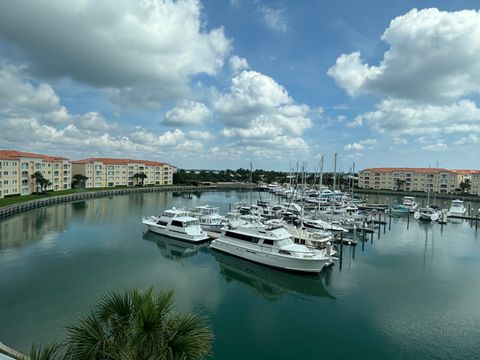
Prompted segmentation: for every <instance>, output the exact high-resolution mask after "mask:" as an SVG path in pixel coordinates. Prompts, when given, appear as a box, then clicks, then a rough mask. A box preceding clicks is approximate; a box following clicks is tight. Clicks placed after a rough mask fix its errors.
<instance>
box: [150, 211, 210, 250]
mask: <svg viewBox="0 0 480 360" xmlns="http://www.w3.org/2000/svg"><path fill="white" fill-rule="evenodd" d="M142 223H143V224H145V225H147V227H148V230H150V231H152V232H154V233H157V234H161V235H166V236H170V237H172V238H175V239H180V240H186V241H192V242H197V243H198V242H202V241H206V240H208V239H209V237H208V235H207V233H205V232H204V231H203V230H202V228H201V227H200V224H199V222H198V219H197V218H194V217H191V216H189V215H188V212H187V211H185V210H181V209H176V208H172V209H170V210H165V211H164V212H163V214H162V215H161V216H148V217H144V218H143V219H142Z"/></svg>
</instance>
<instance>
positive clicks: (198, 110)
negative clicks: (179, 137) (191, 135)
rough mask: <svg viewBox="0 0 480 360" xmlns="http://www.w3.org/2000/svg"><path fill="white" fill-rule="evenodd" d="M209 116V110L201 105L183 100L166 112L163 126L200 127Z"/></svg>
mask: <svg viewBox="0 0 480 360" xmlns="http://www.w3.org/2000/svg"><path fill="white" fill-rule="evenodd" d="M209 115H210V110H209V109H208V108H207V107H206V106H205V105H204V104H203V103H200V102H196V101H186V100H185V101H182V102H181V103H180V104H179V105H178V106H176V107H174V108H173V109H171V110H169V111H167V113H166V114H165V119H164V120H163V124H165V125H172V126H180V125H201V124H202V123H203V121H204V120H205V119H206V118H207V117H208V116H209Z"/></svg>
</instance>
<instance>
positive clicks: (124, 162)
mask: <svg viewBox="0 0 480 360" xmlns="http://www.w3.org/2000/svg"><path fill="white" fill-rule="evenodd" d="M94 162H102V163H104V164H109V165H127V164H144V165H148V166H164V165H169V164H166V163H162V162H158V161H151V160H135V159H114V158H88V159H82V160H75V161H72V163H73V164H93V163H94Z"/></svg>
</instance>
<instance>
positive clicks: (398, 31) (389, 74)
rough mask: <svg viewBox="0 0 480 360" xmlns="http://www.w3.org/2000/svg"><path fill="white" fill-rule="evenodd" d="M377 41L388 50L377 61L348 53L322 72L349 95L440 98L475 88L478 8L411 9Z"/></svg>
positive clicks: (478, 78)
mask: <svg viewBox="0 0 480 360" xmlns="http://www.w3.org/2000/svg"><path fill="white" fill-rule="evenodd" d="M382 40H383V41H385V42H386V43H387V45H389V49H388V51H387V52H385V54H384V56H383V59H382V61H381V62H380V64H379V65H374V66H370V65H368V64H366V63H364V62H363V61H362V60H361V55H360V53H359V52H353V53H351V54H343V55H341V56H340V57H339V58H338V59H337V61H336V64H335V65H334V66H333V67H331V68H330V69H329V71H328V74H329V75H330V76H332V77H333V78H334V79H335V81H336V82H337V83H338V84H339V85H340V86H341V87H343V88H344V89H345V90H346V91H347V92H348V93H349V94H350V95H356V94H359V93H376V94H380V95H382V96H385V95H386V96H389V97H394V98H404V99H416V100H419V99H423V100H426V101H431V100H435V101H445V100H448V99H457V98H459V97H462V96H464V95H467V94H470V93H475V92H478V91H479V90H480V62H479V61H478V59H479V58H480V13H479V11H476V10H462V11H455V12H447V11H440V10H438V9H435V8H431V9H422V10H417V9H412V10H411V11H409V12H408V13H406V14H405V15H402V16H398V17H397V18H395V19H393V20H392V21H391V23H390V26H389V27H388V28H387V29H386V30H385V32H384V33H383V35H382Z"/></svg>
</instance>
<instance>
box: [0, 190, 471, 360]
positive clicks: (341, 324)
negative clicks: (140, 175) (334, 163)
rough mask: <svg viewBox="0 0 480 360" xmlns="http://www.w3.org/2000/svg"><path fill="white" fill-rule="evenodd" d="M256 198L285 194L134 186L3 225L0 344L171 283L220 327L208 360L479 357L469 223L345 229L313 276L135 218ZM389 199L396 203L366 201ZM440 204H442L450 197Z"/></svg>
mask: <svg viewBox="0 0 480 360" xmlns="http://www.w3.org/2000/svg"><path fill="white" fill-rule="evenodd" d="M250 196H252V201H253V203H255V204H256V203H257V200H261V201H264V202H269V203H270V204H278V203H280V204H281V203H282V202H283V201H284V200H283V198H281V197H278V196H277V195H274V194H270V193H268V194H267V193H265V192H262V193H259V192H253V194H250V193H249V192H248V191H206V192H192V193H189V194H188V193H180V192H164V193H160V192H152V193H135V194H124V195H118V196H115V197H104V198H93V199H88V200H82V201H76V202H72V203H62V204H56V205H52V206H48V207H43V208H37V209H32V210H30V211H26V212H23V213H20V214H17V215H15V216H11V217H9V218H6V219H3V220H2V221H1V222H0V235H1V236H0V239H1V240H0V289H1V294H2V296H1V298H0V305H1V306H0V318H1V319H2V324H3V326H2V328H1V329H0V339H2V341H3V342H4V343H5V344H8V345H9V346H11V347H13V348H15V349H17V350H20V351H27V350H28V349H29V348H30V345H31V343H32V342H51V341H54V340H61V339H62V337H63V336H64V334H65V329H64V326H65V324H67V323H68V322H69V321H71V320H73V319H75V318H76V317H77V315H78V314H82V313H86V312H87V311H88V307H89V306H90V304H92V303H93V302H94V301H95V300H96V299H97V298H98V297H99V296H100V295H101V294H103V293H104V292H105V291H108V290H113V289H125V288H133V287H139V288H146V287H149V286H154V287H155V288H159V289H163V288H172V289H174V290H175V292H176V294H177V298H178V299H179V306H180V307H181V308H182V309H196V310H199V311H201V312H202V313H205V314H206V315H208V316H209V318H210V319H211V323H212V327H213V329H214V332H215V334H216V340H215V344H214V354H213V355H212V357H211V358H212V359H225V358H229V359H243V358H245V357H251V358H263V359H278V358H285V357H290V358H295V357H296V356H298V349H302V350H301V351H302V357H304V358H312V357H317V356H318V354H319V352H318V351H319V347H320V348H322V355H323V356H327V357H332V358H339V359H349V358H352V357H369V358H382V359H399V358H402V359H417V358H421V357H422V358H436V359H451V358H474V356H475V354H477V353H478V352H479V351H480V348H479V344H478V341H477V339H478V338H479V337H480V333H479V329H478V327H476V326H475V325H474V324H476V323H478V322H479V321H480V311H479V310H478V306H477V303H478V301H477V299H478V296H479V295H480V294H479V293H478V286H476V285H477V278H478V274H479V273H480V265H479V264H480V255H479V253H480V252H479V251H478V250H479V249H480V244H479V237H480V236H479V234H478V229H476V228H475V222H474V221H466V220H461V219H452V220H449V221H448V222H447V224H445V225H442V224H439V223H424V222H419V221H416V220H414V219H413V216H412V214H410V215H408V216H393V215H392V216H390V214H389V213H388V212H383V213H380V222H381V224H377V225H376V227H375V232H374V233H370V234H367V233H365V234H363V232H362V231H358V232H355V233H348V234H347V233H344V239H345V240H347V239H348V237H352V238H355V239H356V240H355V241H356V243H357V246H355V247H354V246H348V245H347V244H346V243H345V244H343V245H341V244H337V245H336V250H337V254H335V256H336V257H338V260H336V261H334V265H333V266H330V267H328V268H327V269H324V270H323V271H322V272H320V274H319V275H313V276H312V275H300V274H292V273H288V272H284V271H279V270H275V269H272V268H270V267H266V266H263V265H261V264H256V263H252V262H250V261H245V260H244V259H241V258H238V257H234V256H231V255H229V254H225V253H224V252H218V251H214V250H212V249H210V247H209V242H206V243H201V244H195V243H192V242H186V241H181V240H176V239H173V238H170V237H165V236H163V235H159V234H155V233H152V232H147V231H146V228H145V226H144V225H143V224H142V223H141V219H142V217H144V216H149V215H151V214H160V213H161V212H162V211H163V210H167V209H171V208H173V207H176V208H177V209H192V208H195V207H196V206H202V205H206V204H209V205H211V206H214V207H218V208H219V212H220V214H225V213H227V212H228V211H229V210H231V204H234V203H238V202H243V203H248V202H249V200H250ZM394 201H397V202H398V201H401V197H396V198H393V197H380V196H377V197H375V198H374V197H370V196H369V198H368V199H367V203H372V204H375V203H379V204H382V203H384V204H389V206H390V204H393V203H394ZM417 201H419V203H421V202H422V199H417ZM440 205H441V207H442V208H448V206H449V205H450V201H446V202H445V204H440ZM465 206H466V207H467V208H468V207H470V209H473V210H474V211H477V209H478V204H477V203H468V204H467V203H465ZM376 220H377V221H378V218H377V219H376ZM19 229H22V231H19ZM214 234H216V235H214ZM209 235H213V236H220V235H218V233H216V232H215V233H210V232H209ZM13 274H15V276H13ZM459 279H461V281H459ZM32 301H34V302H35V307H34V308H32ZM445 327H449V328H450V329H452V331H449V332H445V331H444V330H443V329H444V328H445ZM239 337H241V338H242V341H243V345H242V349H243V351H242V352H241V353H237V352H235V351H233V352H232V351H231V349H232V346H234V345H233V344H232V339H234V338H239ZM285 338H288V339H289V343H288V345H287V344H285V342H284V341H283V339H285ZM346 338H348V339H349V342H350V345H349V346H348V347H347V346H344V342H345V339H346ZM427 338H428V341H427V340H425V339H427ZM318 339H325V341H324V342H323V341H319V340H318ZM266 341H268V342H269V344H270V345H271V346H268V347H265V346H264V345H263V344H264V343H265V342H266Z"/></svg>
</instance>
